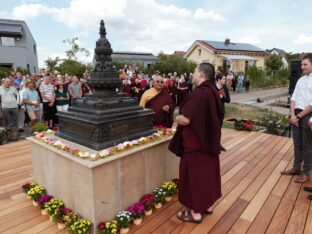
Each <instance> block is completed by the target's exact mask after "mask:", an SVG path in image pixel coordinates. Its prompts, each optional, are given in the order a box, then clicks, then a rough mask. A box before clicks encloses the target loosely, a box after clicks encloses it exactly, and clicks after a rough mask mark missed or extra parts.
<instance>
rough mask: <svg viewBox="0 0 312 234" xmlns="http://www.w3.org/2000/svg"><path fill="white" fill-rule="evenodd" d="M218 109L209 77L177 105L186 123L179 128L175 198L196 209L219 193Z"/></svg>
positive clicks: (217, 100) (218, 104)
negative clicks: (178, 157) (187, 119)
mask: <svg viewBox="0 0 312 234" xmlns="http://www.w3.org/2000/svg"><path fill="white" fill-rule="evenodd" d="M220 111H221V102H220V99H219V98H218V92H217V90H216V89H215V87H214V84H212V83H211V82H210V81H204V82H203V83H202V84H201V85H200V86H198V87H197V88H196V89H195V90H194V91H193V92H192V93H191V94H190V95H189V96H188V97H187V98H186V100H185V101H184V102H183V103H182V105H181V109H180V114H182V115H184V116H185V117H187V118H189V119H190V125H188V126H184V127H183V130H182V144H183V147H184V151H183V154H182V157H181V161H180V168H179V174H180V176H179V177H180V185H179V201H180V203H181V204H183V205H184V206H185V207H186V208H188V209H192V210H194V212H196V213H203V212H204V211H205V210H207V209H208V208H210V207H211V206H212V205H213V204H214V203H215V202H216V201H217V200H218V199H219V198H220V197H221V196H222V195H221V175H220V161H219V154H220V138H221V128H220Z"/></svg>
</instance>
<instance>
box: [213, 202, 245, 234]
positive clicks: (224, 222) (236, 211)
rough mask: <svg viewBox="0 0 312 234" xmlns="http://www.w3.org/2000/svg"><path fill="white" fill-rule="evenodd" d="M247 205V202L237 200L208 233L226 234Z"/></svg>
mask: <svg viewBox="0 0 312 234" xmlns="http://www.w3.org/2000/svg"><path fill="white" fill-rule="evenodd" d="M248 204H249V202H248V201H245V200H243V199H240V198H238V199H237V200H236V201H235V202H234V204H233V205H232V206H231V207H230V208H229V209H228V210H227V212H226V213H225V214H224V215H223V216H222V218H221V219H220V220H219V221H218V223H217V224H216V225H215V226H214V227H213V228H212V229H211V231H210V232H209V233H212V234H219V233H227V232H228V231H229V230H230V229H231V227H232V226H233V224H234V223H235V222H236V220H237V219H238V218H239V216H240V215H241V214H242V212H243V211H244V210H245V208H246V207H247V206H248Z"/></svg>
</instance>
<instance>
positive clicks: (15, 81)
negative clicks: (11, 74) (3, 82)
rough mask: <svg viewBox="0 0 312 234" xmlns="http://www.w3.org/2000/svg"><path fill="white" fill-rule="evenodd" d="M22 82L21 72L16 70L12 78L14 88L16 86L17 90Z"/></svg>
mask: <svg viewBox="0 0 312 234" xmlns="http://www.w3.org/2000/svg"><path fill="white" fill-rule="evenodd" d="M22 82H23V77H22V74H21V73H20V72H16V77H15V80H14V85H15V88H16V89H17V90H19V89H20V88H21V85H22Z"/></svg>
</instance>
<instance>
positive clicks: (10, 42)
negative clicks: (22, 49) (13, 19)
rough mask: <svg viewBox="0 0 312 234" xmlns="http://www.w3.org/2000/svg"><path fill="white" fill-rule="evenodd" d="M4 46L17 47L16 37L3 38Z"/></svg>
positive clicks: (2, 43)
mask: <svg viewBox="0 0 312 234" xmlns="http://www.w3.org/2000/svg"><path fill="white" fill-rule="evenodd" d="M1 45H2V46H15V39H14V37H1Z"/></svg>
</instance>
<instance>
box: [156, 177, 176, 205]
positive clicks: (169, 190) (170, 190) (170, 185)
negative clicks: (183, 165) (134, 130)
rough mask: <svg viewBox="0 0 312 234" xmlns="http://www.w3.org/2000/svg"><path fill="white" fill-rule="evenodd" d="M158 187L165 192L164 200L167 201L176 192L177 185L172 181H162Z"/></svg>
mask: <svg viewBox="0 0 312 234" xmlns="http://www.w3.org/2000/svg"><path fill="white" fill-rule="evenodd" d="M160 188H162V189H163V190H164V191H165V192H166V197H165V200H166V201H167V202H169V201H171V199H172V196H173V195H174V194H176V192H177V188H178V187H177V185H176V184H175V183H174V182H172V181H167V182H164V183H163V184H162V185H161V186H160Z"/></svg>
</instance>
